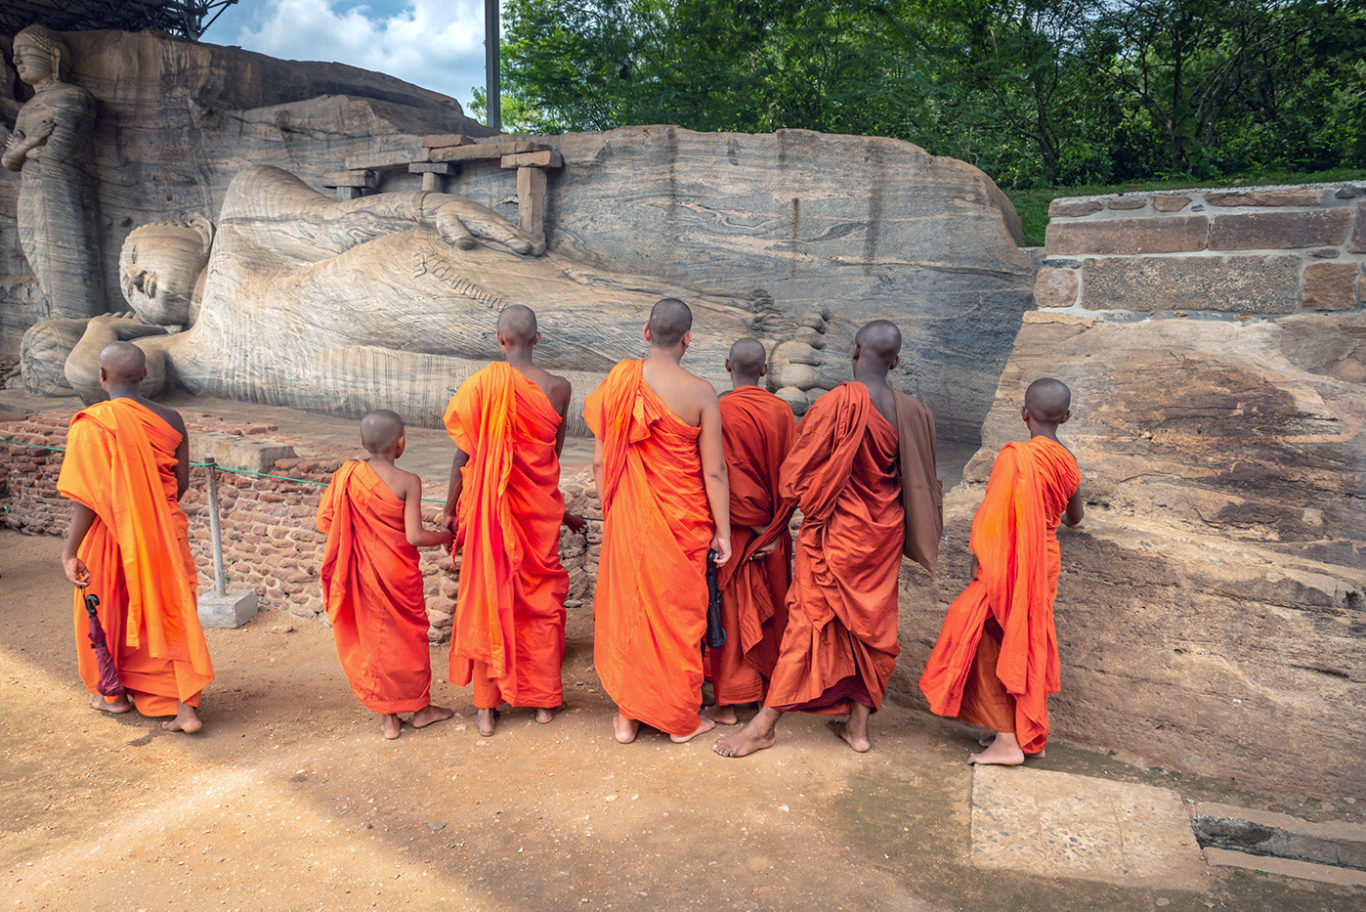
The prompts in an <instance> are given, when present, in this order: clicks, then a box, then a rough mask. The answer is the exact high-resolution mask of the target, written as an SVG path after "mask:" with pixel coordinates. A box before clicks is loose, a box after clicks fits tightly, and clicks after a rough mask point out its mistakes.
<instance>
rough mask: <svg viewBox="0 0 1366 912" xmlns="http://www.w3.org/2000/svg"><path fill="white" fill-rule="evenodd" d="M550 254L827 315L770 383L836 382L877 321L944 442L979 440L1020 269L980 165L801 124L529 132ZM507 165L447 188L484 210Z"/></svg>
mask: <svg viewBox="0 0 1366 912" xmlns="http://www.w3.org/2000/svg"><path fill="white" fill-rule="evenodd" d="M543 141H544V142H546V143H548V144H549V145H550V146H552V147H553V148H554V149H556V150H558V151H559V152H560V153H561V154H562V155H563V158H564V168H563V169H562V170H560V171H558V172H556V173H555V174H554V175H552V177H551V178H550V187H549V193H548V197H547V203H546V233H547V237H548V239H549V243H550V249H551V250H552V251H557V252H560V253H566V254H569V255H573V256H578V257H583V258H586V259H588V260H590V261H591V262H596V263H598V264H600V265H603V266H610V267H611V268H614V269H617V270H620V271H623V272H631V273H638V274H641V275H653V276H660V277H663V278H665V279H668V280H670V281H675V282H684V283H688V284H690V285H694V286H697V287H699V288H709V289H730V290H732V292H733V293H734V292H736V291H750V290H752V289H753V290H761V291H762V293H763V295H765V296H767V297H771V298H772V299H773V301H774V302H775V304H776V305H777V306H778V307H780V308H781V309H783V310H784V311H787V312H789V313H795V314H800V313H801V312H803V311H805V310H808V309H810V308H824V309H828V310H829V311H830V312H831V313H832V314H833V316H834V323H835V325H836V326H838V327H839V329H840V330H841V331H840V332H838V333H830V332H827V333H825V338H824V339H820V340H818V341H819V342H820V343H821V345H822V348H821V351H820V354H819V355H818V356H816V357H813V358H811V359H810V360H811V362H812V363H811V364H810V365H806V366H807V367H810V369H811V370H810V374H811V376H810V377H807V376H805V374H806V373H807V372H806V371H804V370H803V365H801V364H789V365H788V366H787V368H785V370H787V371H790V372H791V375H790V376H789V375H783V376H780V377H778V378H777V379H778V383H777V385H778V386H805V385H806V383H804V382H802V381H804V380H810V379H813V378H814V380H815V382H816V383H817V384H818V385H819V386H821V387H824V388H829V387H830V386H833V385H834V384H835V383H838V382H839V381H841V380H845V379H849V370H850V369H849V358H848V356H849V341H850V333H851V332H852V330H853V329H856V328H857V327H858V326H859V325H861V324H863V323H865V322H867V321H868V320H871V319H875V318H878V317H888V318H891V319H893V320H895V321H896V322H897V323H898V325H900V327H901V330H902V332H903V334H904V336H905V345H904V347H903V349H902V355H901V366H900V368H898V370H897V373H896V376H895V378H894V382H895V383H896V385H897V386H898V388H900V389H901V390H903V391H904V392H907V393H910V394H911V395H914V396H917V397H918V398H920V399H922V400H923V401H924V402H925V403H926V404H927V405H929V406H930V408H931V409H932V410H933V411H934V412H935V417H936V420H937V421H938V422H939V431H940V434H941V435H942V436H943V437H945V438H946V439H951V440H962V441H970V442H974V443H975V442H976V439H977V433H978V428H979V427H980V425H981V421H982V419H983V418H984V417H985V415H986V409H987V406H988V404H989V403H990V401H991V395H992V390H993V388H994V386H995V378H996V377H997V376H998V375H999V372H1000V370H1001V368H1002V367H1003V366H1004V364H1005V356H1006V353H1007V352H1008V351H1009V348H1010V343H1011V340H1012V339H1013V337H1014V335H1015V331H1016V330H1017V329H1018V328H1019V325H1020V315H1021V314H1022V313H1023V312H1024V311H1025V310H1028V309H1030V308H1031V306H1032V295H1031V290H1032V286H1033V282H1034V270H1033V268H1032V267H1031V266H1030V264H1029V262H1028V260H1027V259H1026V258H1025V256H1024V255H1023V254H1022V253H1021V252H1020V249H1019V244H1020V243H1022V236H1021V233H1020V228H1019V219H1018V217H1017V216H1016V214H1015V210H1014V207H1013V206H1011V204H1010V202H1009V200H1007V199H1006V198H1005V196H1004V195H1003V194H1002V193H1001V191H1000V190H999V189H998V188H997V187H996V185H995V184H994V183H992V181H991V180H990V179H989V178H988V177H987V176H986V175H985V174H983V173H982V172H981V171H979V170H978V169H976V168H974V167H972V166H971V165H968V164H966V163H964V162H961V161H958V160H956V159H951V158H942V157H938V156H934V155H930V154H929V153H927V152H925V150H923V149H921V148H919V147H918V146H913V145H911V144H910V143H906V142H902V141H900V140H893V139H886V138H881V137H866V136H834V135H826V134H821V133H812V132H808V131H801V130H780V131H778V132H777V133H769V134H760V135H748V134H738V133H696V132H693V131H690V130H684V129H681V128H679V127H673V126H650V127H624V128H621V129H617V130H612V131H609V132H606V133H571V134H566V135H564V136H559V137H547V138H545V139H544V140H543ZM509 186H510V181H509V178H508V176H507V175H506V173H504V174H502V175H499V174H497V173H495V172H494V171H491V170H485V171H467V172H464V173H462V174H461V176H460V177H459V179H458V180H455V181H452V182H451V183H450V186H449V189H451V190H452V192H456V193H463V194H468V195H469V196H471V197H472V198H474V199H475V200H477V201H479V202H482V203H484V204H485V205H488V206H491V207H493V208H495V209H497V208H499V207H500V206H503V207H506V206H508V203H507V202H506V201H507V200H508V199H509Z"/></svg>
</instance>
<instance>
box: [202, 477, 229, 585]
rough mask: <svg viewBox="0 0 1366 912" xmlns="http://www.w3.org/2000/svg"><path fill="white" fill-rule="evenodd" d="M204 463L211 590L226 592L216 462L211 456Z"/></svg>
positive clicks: (226, 581)
mask: <svg viewBox="0 0 1366 912" xmlns="http://www.w3.org/2000/svg"><path fill="white" fill-rule="evenodd" d="M205 464H206V465H207V467H208V470H209V537H210V538H211V539H212V540H213V591H214V594H216V595H220V596H222V595H227V594H228V580H227V573H225V572H224V570H223V528H222V526H220V525H219V522H218V463H217V462H216V461H215V460H214V458H213V457H212V456H210V457H208V459H207V460H206V461H205Z"/></svg>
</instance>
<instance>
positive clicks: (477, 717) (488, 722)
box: [474, 709, 498, 738]
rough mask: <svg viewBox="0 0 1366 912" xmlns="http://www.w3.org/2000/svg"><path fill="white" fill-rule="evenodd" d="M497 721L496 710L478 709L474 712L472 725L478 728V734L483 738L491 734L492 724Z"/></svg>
mask: <svg viewBox="0 0 1366 912" xmlns="http://www.w3.org/2000/svg"><path fill="white" fill-rule="evenodd" d="M497 722H498V710H496V709H479V710H478V711H477V712H476V713H475V714H474V727H475V728H477V729H479V734H481V735H483V736H484V737H485V738H488V737H491V736H492V735H493V729H494V726H495V725H496V724H497Z"/></svg>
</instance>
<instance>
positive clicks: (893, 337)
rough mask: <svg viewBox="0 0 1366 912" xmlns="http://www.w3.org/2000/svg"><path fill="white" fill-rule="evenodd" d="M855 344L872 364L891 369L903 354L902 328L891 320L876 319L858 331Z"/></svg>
mask: <svg viewBox="0 0 1366 912" xmlns="http://www.w3.org/2000/svg"><path fill="white" fill-rule="evenodd" d="M854 345H855V346H857V347H858V350H859V352H860V353H861V354H862V355H863V357H864V358H865V359H866V360H867V361H868V362H869V363H870V364H873V365H876V366H878V367H880V368H881V369H882V370H884V371H887V370H891V369H892V367H893V366H894V365H895V364H896V359H897V356H898V355H899V354H901V330H899V329H897V328H896V324H895V323H893V322H892V321H891V320H874V321H873V322H871V323H867V324H864V327H863V328H862V329H860V330H859V331H858V334H857V335H856V336H854Z"/></svg>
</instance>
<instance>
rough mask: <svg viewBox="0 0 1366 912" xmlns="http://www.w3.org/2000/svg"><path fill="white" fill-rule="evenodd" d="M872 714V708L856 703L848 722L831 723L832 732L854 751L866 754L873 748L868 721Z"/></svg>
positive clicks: (850, 711) (850, 712)
mask: <svg viewBox="0 0 1366 912" xmlns="http://www.w3.org/2000/svg"><path fill="white" fill-rule="evenodd" d="M872 714H873V710H872V709H871V708H870V707H867V706H864V705H863V704H862V703H855V704H854V708H853V709H851V710H849V719H848V721H845V722H831V723H830V730H831V731H832V732H834V733H835V734H836V735H838V736H839V737H840V738H843V739H844V741H845V743H846V744H848V745H849V746H850V747H852V748H853V749H854V750H856V751H858V752H859V753H860V754H866V753H868V751H869V750H871V749H872V747H873V742H871V741H869V740H868V719H869V717H870V716H872Z"/></svg>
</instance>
